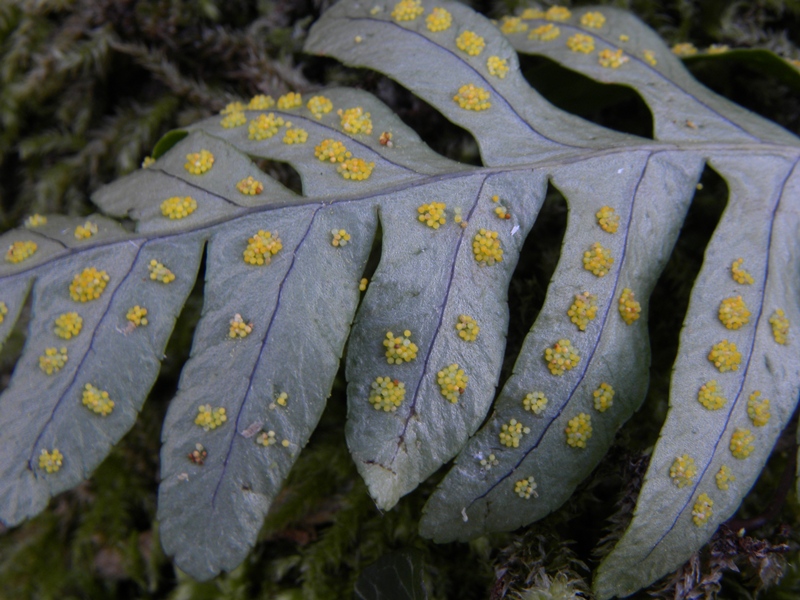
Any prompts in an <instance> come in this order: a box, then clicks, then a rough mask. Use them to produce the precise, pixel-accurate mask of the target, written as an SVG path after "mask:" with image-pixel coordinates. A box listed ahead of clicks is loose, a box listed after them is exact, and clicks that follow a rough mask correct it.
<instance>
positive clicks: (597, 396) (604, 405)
mask: <svg viewBox="0 0 800 600" xmlns="http://www.w3.org/2000/svg"><path fill="white" fill-rule="evenodd" d="M592 395H593V396H594V409H595V410H596V411H597V412H606V411H607V410H608V409H609V408H611V405H612V404H614V388H613V387H611V385H610V384H608V383H601V384H600V387H598V388H597V389H596V390H595V391H594V392H593V393H592Z"/></svg>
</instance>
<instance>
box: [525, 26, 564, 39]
mask: <svg viewBox="0 0 800 600" xmlns="http://www.w3.org/2000/svg"><path fill="white" fill-rule="evenodd" d="M560 35H561V28H560V27H557V26H556V25H553V24H552V23H547V24H545V25H540V26H539V27H537V28H536V29H531V32H530V33H529V34H528V39H529V40H539V41H540V42H551V41H553V40H555V39H557V38H558V36H560Z"/></svg>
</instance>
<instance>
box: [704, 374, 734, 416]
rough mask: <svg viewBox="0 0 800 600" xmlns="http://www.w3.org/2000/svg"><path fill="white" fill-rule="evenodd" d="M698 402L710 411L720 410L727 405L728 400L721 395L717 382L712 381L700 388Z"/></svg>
mask: <svg viewBox="0 0 800 600" xmlns="http://www.w3.org/2000/svg"><path fill="white" fill-rule="evenodd" d="M697 401H698V402H699V403H700V404H702V405H703V406H704V407H706V408H707V409H708V410H719V409H720V408H722V407H723V406H725V404H727V402H728V399H727V398H725V396H723V395H722V394H721V393H720V390H719V384H718V383H717V380H716V379H712V380H711V381H707V382H706V383H704V384H703V385H701V386H700V390H699V391H698V392H697Z"/></svg>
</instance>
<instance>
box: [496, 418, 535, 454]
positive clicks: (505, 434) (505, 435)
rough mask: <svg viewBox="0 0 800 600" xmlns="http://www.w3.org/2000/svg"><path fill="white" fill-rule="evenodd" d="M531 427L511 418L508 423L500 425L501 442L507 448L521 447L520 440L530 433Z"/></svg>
mask: <svg viewBox="0 0 800 600" xmlns="http://www.w3.org/2000/svg"><path fill="white" fill-rule="evenodd" d="M530 432H531V428H530V427H524V426H523V425H522V423H520V422H518V421H517V420H516V419H511V420H510V421H509V422H508V423H504V424H503V426H502V427H500V436H499V437H500V443H501V444H503V446H506V447H507V448H519V442H520V440H521V439H522V436H523V435H525V434H526V433H530Z"/></svg>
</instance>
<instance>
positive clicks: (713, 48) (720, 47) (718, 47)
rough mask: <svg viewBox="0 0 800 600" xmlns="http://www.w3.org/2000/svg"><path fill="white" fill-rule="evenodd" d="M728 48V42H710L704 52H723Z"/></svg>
mask: <svg viewBox="0 0 800 600" xmlns="http://www.w3.org/2000/svg"><path fill="white" fill-rule="evenodd" d="M730 49H731V47H730V46H728V44H711V45H710V46H709V47H708V50H706V52H708V53H709V54H725V53H726V52H727V51H728V50H730Z"/></svg>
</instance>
